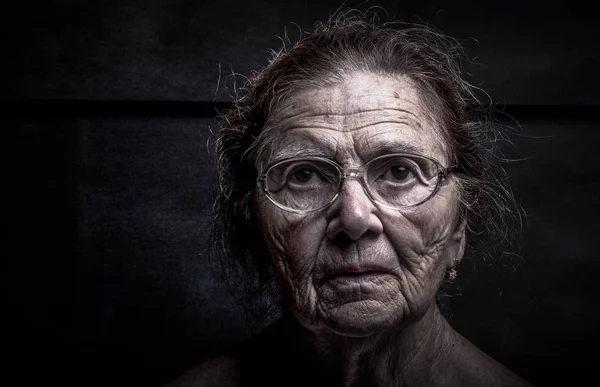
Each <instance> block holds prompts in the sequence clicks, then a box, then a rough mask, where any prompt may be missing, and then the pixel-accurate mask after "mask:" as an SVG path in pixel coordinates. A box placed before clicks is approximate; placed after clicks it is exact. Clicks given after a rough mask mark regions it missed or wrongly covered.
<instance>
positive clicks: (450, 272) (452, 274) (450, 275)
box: [446, 269, 458, 281]
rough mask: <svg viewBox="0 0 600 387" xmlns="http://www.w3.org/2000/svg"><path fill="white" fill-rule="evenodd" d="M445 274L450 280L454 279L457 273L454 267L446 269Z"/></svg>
mask: <svg viewBox="0 0 600 387" xmlns="http://www.w3.org/2000/svg"><path fill="white" fill-rule="evenodd" d="M446 274H447V275H448V279H449V280H450V281H454V280H455V279H456V276H457V275H458V273H457V272H456V269H450V270H448V271H446Z"/></svg>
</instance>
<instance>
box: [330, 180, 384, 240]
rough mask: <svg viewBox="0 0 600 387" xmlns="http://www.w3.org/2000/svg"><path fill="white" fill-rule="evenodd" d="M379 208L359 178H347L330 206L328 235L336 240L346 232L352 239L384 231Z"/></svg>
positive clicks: (345, 236) (346, 235) (346, 236)
mask: <svg viewBox="0 0 600 387" xmlns="http://www.w3.org/2000/svg"><path fill="white" fill-rule="evenodd" d="M378 212H379V211H378V208H377V206H376V205H375V203H373V202H372V201H371V199H370V198H369V197H368V196H367V194H366V193H365V191H364V190H363V187H362V185H361V183H360V181H359V180H358V179H346V180H344V183H343V185H342V189H341V191H340V194H339V196H338V197H337V199H336V200H335V202H334V203H333V204H332V206H331V207H330V208H329V216H330V217H331V218H330V221H329V224H328V226H327V236H328V237H329V238H330V239H332V240H334V239H336V238H339V237H340V234H345V235H344V238H349V239H350V240H352V241H356V240H358V239H360V238H361V237H362V236H364V235H366V234H368V233H373V234H379V233H381V232H382V231H383V225H382V223H381V220H380V219H379V216H378Z"/></svg>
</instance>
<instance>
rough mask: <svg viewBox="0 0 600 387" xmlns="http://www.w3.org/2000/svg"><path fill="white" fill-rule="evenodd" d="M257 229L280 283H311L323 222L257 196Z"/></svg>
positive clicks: (322, 232)
mask: <svg viewBox="0 0 600 387" xmlns="http://www.w3.org/2000/svg"><path fill="white" fill-rule="evenodd" d="M258 209H259V215H260V217H259V218H260V225H261V232H262V235H263V238H264V241H265V243H266V246H267V248H268V251H269V254H270V260H271V262H272V264H273V265H274V267H275V269H276V272H277V275H278V276H279V277H280V278H279V279H280V282H281V281H282V280H283V283H285V284H286V286H287V287H292V288H306V287H308V286H312V274H313V268H314V265H315V257H316V256H317V255H318V254H317V253H318V251H319V247H320V245H321V242H322V240H323V237H324V236H325V235H326V234H325V230H326V222H325V221H324V219H322V218H319V217H317V216H310V215H298V214H294V213H290V212H286V211H283V210H281V209H279V208H277V207H275V206H274V205H273V204H272V203H270V202H269V201H268V199H266V198H264V199H259V201H258Z"/></svg>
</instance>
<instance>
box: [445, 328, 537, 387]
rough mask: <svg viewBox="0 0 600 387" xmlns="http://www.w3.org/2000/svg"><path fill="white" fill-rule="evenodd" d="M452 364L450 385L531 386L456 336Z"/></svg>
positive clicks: (464, 339)
mask: <svg viewBox="0 0 600 387" xmlns="http://www.w3.org/2000/svg"><path fill="white" fill-rule="evenodd" d="M456 335H457V337H456V340H455V341H454V351H453V353H454V356H453V359H452V361H451V363H452V365H453V366H452V367H451V369H452V371H451V372H452V374H453V375H452V378H451V379H450V380H453V381H454V382H453V384H452V385H455V386H457V385H460V386H489V387H531V386H532V385H531V384H530V383H529V382H527V381H526V380H525V379H523V378H521V377H520V376H518V375H517V374H515V373H514V372H513V371H511V370H509V369H508V368H507V367H505V366H504V365H502V364H500V363H499V362H498V361H496V360H494V359H493V358H491V357H490V356H489V355H487V354H486V353H484V352H483V351H481V350H480V349H479V348H477V347H476V346H475V345H474V344H473V343H471V342H470V341H469V340H467V339H466V338H464V337H463V336H461V335H460V334H458V333H457V334H456Z"/></svg>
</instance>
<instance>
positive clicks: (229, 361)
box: [173, 17, 528, 386]
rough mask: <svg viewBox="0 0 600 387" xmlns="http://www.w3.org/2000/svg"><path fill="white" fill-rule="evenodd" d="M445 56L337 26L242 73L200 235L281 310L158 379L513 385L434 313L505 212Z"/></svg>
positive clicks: (421, 42) (432, 35) (398, 34)
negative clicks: (447, 286)
mask: <svg viewBox="0 0 600 387" xmlns="http://www.w3.org/2000/svg"><path fill="white" fill-rule="evenodd" d="M456 50H457V45H456V44H455V42H453V41H451V40H449V39H447V38H445V37H443V36H442V35H440V34H438V33H436V32H434V31H432V30H431V29H429V28H423V27H416V26H408V27H405V28H402V29H398V28H392V27H389V26H374V25H372V24H369V23H366V22H364V21H361V20H356V19H353V18H347V17H346V18H337V19H334V20H332V21H329V22H327V23H321V24H319V25H317V27H316V29H315V32H314V33H312V34H310V35H308V36H306V37H305V38H303V39H302V40H301V41H300V42H298V43H297V44H295V45H294V46H293V47H291V48H289V49H288V50H282V52H280V53H278V54H277V55H276V56H275V58H274V59H273V60H272V61H271V62H270V63H269V64H268V65H267V66H266V68H264V69H263V70H262V71H261V72H260V73H258V74H257V75H255V76H254V77H253V78H252V79H250V80H249V82H248V84H247V85H246V87H245V88H244V89H243V90H242V91H243V95H242V96H241V98H239V99H238V100H237V101H236V102H235V103H234V105H233V108H232V109H231V110H230V111H229V112H228V113H227V115H226V117H225V124H224V126H223V128H222V130H221V132H220V136H219V141H218V161H219V166H220V179H221V189H222V190H221V192H220V195H219V197H218V199H217V203H216V206H215V210H216V216H217V219H216V228H215V234H214V241H215V242H217V243H215V245H216V246H218V247H219V248H220V249H222V250H223V251H225V253H226V255H228V256H230V257H235V258H236V259H237V260H238V267H241V268H243V269H248V268H249V267H250V266H252V267H253V268H254V269H255V271H254V273H257V274H256V276H255V277H248V279H249V280H250V282H251V283H253V284H254V285H256V286H259V285H261V284H265V283H268V279H269V278H270V276H271V275H272V277H273V278H274V279H275V282H276V285H277V289H278V291H279V293H280V296H281V297H280V301H281V304H282V313H281V315H282V317H281V318H280V319H279V320H278V321H277V322H275V323H273V324H272V325H270V326H269V327H268V328H267V329H265V330H264V331H262V332H261V333H260V334H258V335H256V336H254V337H252V338H251V339H250V340H248V341H247V342H246V343H243V344H242V345H240V346H239V347H238V348H235V350H233V351H231V352H230V353H227V354H225V355H223V356H219V357H216V358H214V359H213V360H210V361H208V362H206V363H204V364H201V365H200V366H198V367H197V368H195V369H193V370H191V371H190V372H188V373H187V374H185V375H183V376H182V377H181V378H179V379H178V380H176V381H175V382H174V383H173V385H174V386H524V385H528V384H527V382H526V381H524V380H523V379H521V378H519V377H518V376H516V375H515V374H514V373H512V372H511V371H509V370H508V369H506V368H505V367H504V366H502V365H501V364H499V363H498V362H496V361H495V360H493V359H492V358H490V357H488V356H487V355H486V354H484V353H483V352H481V351H480V350H479V349H478V348H476V347H475V346H474V345H473V344H472V343H470V342H469V341H468V340H467V339H465V338H464V337H462V336H461V335H460V334H459V333H457V332H456V331H455V330H453V329H452V327H451V326H450V325H449V323H448V322H447V321H446V319H445V318H444V317H443V315H442V313H441V312H440V309H439V306H438V305H437V304H436V294H437V293H438V292H439V289H440V287H441V285H442V284H443V283H444V281H445V280H446V281H452V280H454V277H455V276H456V274H457V272H456V270H457V269H456V268H457V265H458V264H459V262H460V261H461V259H462V258H463V255H464V252H465V245H466V243H467V239H468V238H469V236H470V235H474V234H478V233H480V232H481V230H482V229H489V228H490V226H489V222H488V221H489V220H493V219H494V218H498V217H499V216H502V215H503V212H504V211H505V210H506V207H507V206H506V203H510V197H504V196H503V195H506V190H505V189H502V186H501V185H499V183H498V180H497V179H495V178H494V176H493V175H492V174H491V171H492V170H493V169H492V168H491V164H490V163H491V162H492V161H493V153H492V149H490V148H489V147H488V146H487V143H486V141H485V138H486V137H485V134H486V130H488V127H487V126H486V125H484V123H483V121H482V120H479V119H478V118H477V117H478V115H477V116H476V115H475V114H474V110H473V108H472V106H473V105H474V104H475V105H476V106H477V103H476V102H477V101H476V97H475V95H474V93H473V89H472V87H471V86H470V85H469V84H468V83H466V82H465V81H464V80H463V79H462V77H461V74H460V72H459V69H458V66H457V59H459V58H460V56H459V54H460V53H459V52H457V51H456ZM250 264H251V265H250ZM246 272H247V271H245V273H246ZM248 275H249V274H248ZM256 286H255V287H256ZM253 297H254V295H253ZM254 300H255V301H256V300H258V298H254Z"/></svg>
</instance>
